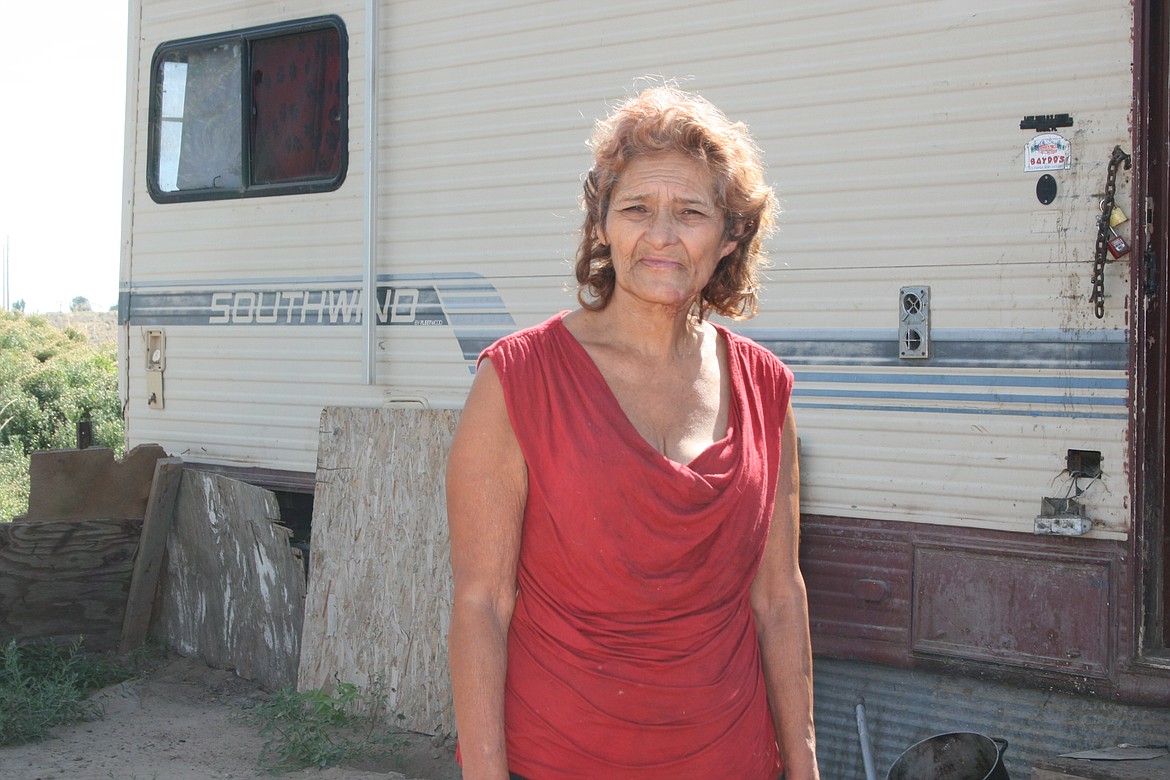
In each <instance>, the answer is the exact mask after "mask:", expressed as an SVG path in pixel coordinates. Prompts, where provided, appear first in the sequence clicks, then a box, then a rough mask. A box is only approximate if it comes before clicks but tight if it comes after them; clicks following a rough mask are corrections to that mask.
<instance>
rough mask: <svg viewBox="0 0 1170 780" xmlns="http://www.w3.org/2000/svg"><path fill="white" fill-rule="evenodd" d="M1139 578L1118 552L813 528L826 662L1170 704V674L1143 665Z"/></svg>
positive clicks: (842, 522)
mask: <svg viewBox="0 0 1170 780" xmlns="http://www.w3.org/2000/svg"><path fill="white" fill-rule="evenodd" d="M1134 567H1135V560H1134V558H1133V556H1131V555H1129V554H1128V550H1127V544H1126V543H1123V542H1116V541H1111V540H1104V539H1084V538H1082V539H1063V538H1058V537H1045V536H1028V535H1022V534H1014V533H1004V532H997V531H990V530H987V529H975V528H967V529H962V528H949V527H943V526H935V525H926V524H920V523H906V522H887V521H878V520H854V519H851V518H841V517H824V516H818V515H804V516H803V517H802V518H801V570H802V573H803V574H804V578H805V582H806V583H807V586H808V594H809V616H810V623H811V629H812V641H813V651H814V652H815V653H816V654H817V655H818V656H819V657H822V658H837V659H852V660H858V661H870V662H876V663H882V664H886V665H889V666H894V667H903V668H914V669H932V670H934V671H944V670H945V671H946V672H948V673H952V674H955V675H958V676H959V677H963V676H975V675H977V676H980V677H983V678H985V679H995V680H998V681H1000V682H1010V683H1012V684H1016V685H1021V686H1024V687H1029V688H1040V689H1044V690H1062V691H1072V692H1077V693H1082V694H1087V695H1092V696H1100V697H1114V698H1118V699H1121V700H1125V701H1130V702H1133V703H1157V704H1165V703H1166V702H1167V701H1170V665H1163V666H1158V665H1156V664H1153V663H1149V662H1147V661H1148V659H1147V661H1140V662H1139V661H1135V660H1134V659H1135V657H1136V647H1137V642H1138V638H1137V636H1136V631H1135V629H1136V627H1137V626H1138V625H1139V620H1140V618H1139V617H1138V616H1136V615H1135V614H1134V612H1133V593H1132V590H1133V582H1132V577H1133V571H1134ZM875 583H880V586H875ZM878 592H883V593H884V594H885V595H884V597H883V598H880V599H876V600H867V597H871V596H872V595H874V594H875V593H878ZM971 593H974V595H971ZM964 594H966V595H964ZM948 610H949V611H948ZM940 632H945V634H946V635H945V636H942V635H940ZM1074 651H1076V652H1079V656H1076V657H1069V656H1070V653H1073V652H1074Z"/></svg>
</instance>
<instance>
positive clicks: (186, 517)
mask: <svg viewBox="0 0 1170 780" xmlns="http://www.w3.org/2000/svg"><path fill="white" fill-rule="evenodd" d="M279 517H280V510H279V508H278V506H277V503H276V496H275V495H273V494H272V493H271V492H269V491H267V490H264V489H262V488H258V487H255V486H253V485H248V484H246V483H244V482H239V481H237V480H233V479H229V478H227V477H224V476H220V475H217V474H208V473H204V472H197V471H191V470H186V471H184V472H183V475H182V479H181V481H180V484H179V493H178V498H177V503H176V506H175V514H174V522H173V525H172V528H171V533H170V535H169V536H168V538H167V544H166V549H167V561H166V566H165V569H164V572H163V584H162V596H161V599H160V602H161V603H160V608H159V617H158V621H157V623H156V626H155V632H156V633H157V634H158V635H159V636H160V637H161V638H162V639H163V641H165V642H166V643H167V644H168V645H170V646H171V647H174V648H175V649H176V650H178V652H180V653H182V654H183V655H186V656H190V657H195V658H199V659H200V660H202V661H204V662H205V663H207V664H209V665H211V666H214V667H218V668H222V669H234V670H236V672H237V673H238V674H239V675H240V676H241V677H244V678H246V679H249V680H256V681H257V682H259V683H260V684H261V685H263V686H265V687H267V688H270V689H274V688H279V687H282V686H284V685H291V684H293V683H295V681H296V673H297V663H298V659H299V655H300V634H301V619H302V610H303V608H304V595H305V579H304V564H303V563H302V561H301V559H300V557H299V554H298V552H297V551H296V550H295V549H294V548H292V547H290V546H289V531H288V529H286V528H284V527H283V526H281V525H278V524H277V522H276V521H277V520H278V519H279Z"/></svg>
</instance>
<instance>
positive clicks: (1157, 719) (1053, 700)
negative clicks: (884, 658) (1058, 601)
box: [814, 659, 1170, 780]
mask: <svg viewBox="0 0 1170 780" xmlns="http://www.w3.org/2000/svg"><path fill="white" fill-rule="evenodd" d="M814 667H815V668H814V674H815V689H816V690H815V696H816V700H815V707H816V713H815V717H816V730H817V756H818V759H819V761H820V766H821V776H822V777H826V778H829V777H831V778H835V779H836V780H861V779H863V778H864V777H865V773H864V769H863V765H862V760H861V748H860V742H859V741H858V734H857V721H856V707H857V704H858V702H859V701H861V700H862V699H864V701H865V711H866V717H867V720H868V730H869V734H870V739H871V742H872V743H873V748H874V760H875V763H876V764H877V768H878V772H879V776H880V777H883V778H884V777H885V773H886V771H887V770H888V769H889V768H890V766H891V765H892V764H893V763H894V762H895V761H896V760H897V759H898V757H899V756H900V755H901V754H902V752H903V751H904V750H906V749H907V748H909V747H910V746H911V745H913V744H915V743H916V742H918V741H919V740H922V739H926V738H927V737H930V736H933V735H935V734H944V733H948V732H953V731H961V732H962V731H971V732H976V733H980V734H985V735H987V736H990V737H999V738H1003V739H1006V740H1007V741H1008V749H1007V752H1006V753H1005V754H1004V758H1005V762H1006V765H1007V769H1008V772H1009V774H1010V775H1011V777H1013V778H1023V779H1026V778H1028V777H1030V776H1031V772H1032V767H1033V765H1035V763H1036V762H1037V761H1038V760H1039V759H1041V758H1046V757H1049V756H1055V755H1059V754H1061V753H1068V752H1072V751H1077V750H1087V749H1090V748H1098V747H1110V746H1113V745H1117V744H1119V743H1123V742H1126V743H1129V744H1135V745H1165V744H1166V743H1167V735H1170V709H1166V708H1154V707H1134V706H1124V705H1119V704H1113V703H1110V702H1107V701H1100V700H1093V699H1088V698H1085V697H1079V696H1072V695H1069V694H1063V693H1057V692H1050V691H1044V690H1029V689H1023V688H1018V687H1013V686H1006V685H999V684H996V683H990V682H986V681H983V680H978V679H972V678H962V677H954V676H944V675H939V674H931V673H927V672H920V671H906V670H900V669H890V668H886V667H881V666H877V665H874V664H863V663H856V662H849V661H833V660H825V659H818V660H817V661H816V663H815V665H814ZM1151 780H1153V779H1152V778H1151Z"/></svg>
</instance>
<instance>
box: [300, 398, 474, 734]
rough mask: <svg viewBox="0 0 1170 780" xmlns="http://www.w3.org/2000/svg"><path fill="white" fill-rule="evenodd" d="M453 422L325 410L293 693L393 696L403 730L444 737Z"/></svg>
mask: <svg viewBox="0 0 1170 780" xmlns="http://www.w3.org/2000/svg"><path fill="white" fill-rule="evenodd" d="M457 420H458V412H455V411H436V410H416V409H352V408H328V409H326V410H325V411H324V413H323V414H322V417H321V425H320V449H319V453H318V467H317V491H316V500H315V503H314V510H313V536H312V544H311V549H312V552H311V555H310V574H309V593H308V598H307V602H306V606H305V629H304V635H303V640H302V650H301V668H300V687H301V688H302V689H310V688H319V687H329V686H331V685H332V684H333V683H334V682H335V680H340V681H342V682H351V683H354V684H356V685H358V686H359V687H361V688H363V689H368V687H369V686H370V684H371V680H372V679H375V678H380V679H381V680H382V681H384V682H385V683H386V684H387V685H389V686H390V688H392V691H390V699H389V702H388V705H389V709H390V710H391V711H392V712H393V713H394V714H396V715H401V716H403V718H404V719H405V720H404V725H405V726H406V727H408V728H411V729H415V730H418V731H425V732H428V733H444V734H450V733H453V732H454V728H455V721H454V709H453V705H452V701H451V685H450V678H449V675H448V671H447V645H446V637H447V625H448V621H449V616H450V612H451V594H452V580H451V572H450V563H449V550H450V542H449V538H448V535H447V522H446V500H445V496H444V489H443V482H444V474H445V467H446V459H447V452H448V450H449V448H450V443H451V437H452V434H453V433H454V430H455V425H456V422H457Z"/></svg>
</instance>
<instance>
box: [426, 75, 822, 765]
mask: <svg viewBox="0 0 1170 780" xmlns="http://www.w3.org/2000/svg"><path fill="white" fill-rule="evenodd" d="M591 146H592V147H593V151H594V166H593V169H592V170H591V171H590V172H589V174H588V176H587V178H586V182H585V195H584V202H583V206H584V210H585V223H584V227H583V231H582V240H581V245H580V248H579V251H578V256H577V266H576V273H577V280H578V282H579V292H578V300H579V301H580V303H581V308H579V309H577V310H575V311H572V312H569V313H565V314H560V315H557V316H555V317H553V318H552V319H550V320H549V321H547V322H545V323H543V324H541V325H538V326H536V327H534V328H529V329H527V330H524V331H521V332H519V333H516V334H513V335H511V336H508V337H506V338H504V339H501V340H500V341H498V342H497V343H496V344H494V345H492V346H491V347H490V348H488V349H487V350H486V351H485V352H484V354H483V356H482V357H481V360H480V365H479V370H478V372H477V374H476V378H475V382H474V383H473V386H472V389H471V392H470V394H469V396H468V398H467V403H466V405H465V407H464V411H463V417H462V420H461V422H460V425H459V429H458V431H457V433H456V435H455V440H454V443H453V445H452V450H451V455H450V460H449V463H448V471H447V507H448V514H449V523H450V530H451V559H452V566H453V569H454V574H455V603H454V609H453V612H452V619H451V630H450V635H449V651H450V658H451V676H452V682H453V685H454V690H455V710H456V717H457V720H458V726H459V740H460V754H461V755H460V760H461V762H462V765H463V776H464V778H467V779H468V780H480V779H481V778H491V779H492V780H503V779H505V778H508V777H509V772H511V773H512V774H511V777H513V778H516V777H521V778H529V780H555V779H559V778H591V779H594V780H600V779H607V778H672V779H674V778H729V779H734V780H776V778H778V777H779V776H780V774H781V766H783V770H784V773H785V777H786V778H787V779H788V780H792V779H793V778H802V779H805V780H806V779H807V778H816V777H817V776H818V774H817V765H816V756H815V747H814V742H815V740H814V734H813V725H812V660H811V652H810V649H809V634H808V610H807V603H806V598H805V590H804V582H803V580H802V578H801V575H800V571H799V568H798V565H797V523H798V514H799V498H798V490H799V487H798V484H799V477H798V472H797V463H796V441H797V440H796V428H795V425H794V423H793V421H792V413H791V408H790V407H789V404H788V399H789V395H790V392H791V373H790V372H789V371H788V369H787V368H785V367H784V366H783V364H781V363H780V362H779V361H778V360H776V358H775V357H774V356H773V355H772V354H771V353H769V352H767V351H766V350H764V349H763V348H761V347H759V346H758V345H756V344H754V343H752V342H750V341H748V340H746V339H744V338H741V337H739V336H736V335H735V334H733V333H731V332H730V331H728V330H726V329H724V328H722V327H719V326H716V325H714V324H712V323H710V322H708V321H707V315H708V314H709V313H710V312H716V313H719V314H723V315H727V316H732V317H742V316H744V315H747V316H750V315H751V314H754V313H755V306H756V290H757V275H758V273H759V270H760V266H761V265H762V255H761V236H762V234H763V233H764V232H765V231H766V230H767V229H768V228H769V227H770V226H771V223H772V219H773V216H772V211H773V209H774V205H773V203H774V199H773V195H772V192H771V189H770V188H769V187H768V186H767V184H766V183H765V181H764V177H763V171H762V169H761V165H760V163H759V156H758V152H757V150H756V149H755V146H754V144H753V142H752V141H751V139H750V137H749V136H748V134H747V130H746V128H745V127H744V126H743V125H742V124H733V123H731V122H729V121H728V120H727V118H726V117H724V116H723V114H722V113H720V112H719V111H718V110H717V109H716V108H715V107H714V106H712V105H711V104H710V103H708V102H706V101H705V100H703V99H702V98H699V97H697V96H694V95H689V94H687V93H683V92H680V91H679V90H677V89H674V88H672V87H656V88H653V89H649V90H646V91H645V92H643V93H642V94H640V95H638V96H637V97H635V98H633V99H631V100H629V101H628V102H627V103H625V104H624V105H622V106H621V107H620V108H619V109H618V110H617V111H616V112H615V113H614V115H613V116H611V117H610V118H609V119H608V120H606V121H603V122H600V123H599V124H598V128H597V130H596V132H595V134H594V137H593V139H592V141H591Z"/></svg>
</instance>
